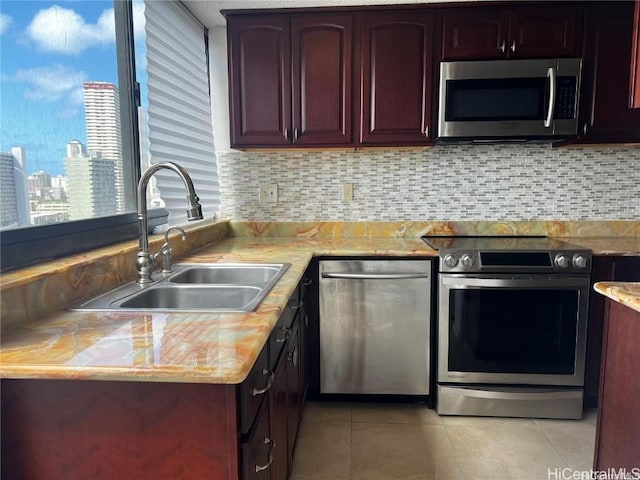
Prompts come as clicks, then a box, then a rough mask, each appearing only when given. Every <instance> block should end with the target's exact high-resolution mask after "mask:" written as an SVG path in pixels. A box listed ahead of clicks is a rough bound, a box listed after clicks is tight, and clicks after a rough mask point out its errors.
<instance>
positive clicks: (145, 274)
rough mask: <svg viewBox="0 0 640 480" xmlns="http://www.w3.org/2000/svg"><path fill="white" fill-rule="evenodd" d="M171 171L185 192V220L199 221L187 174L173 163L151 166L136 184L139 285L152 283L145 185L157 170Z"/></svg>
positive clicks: (198, 204)
mask: <svg viewBox="0 0 640 480" xmlns="http://www.w3.org/2000/svg"><path fill="white" fill-rule="evenodd" d="M162 169H167V170H172V171H174V172H175V173H177V174H178V176H179V177H180V178H181V179H182V181H183V183H184V186H185V188H186V190H187V203H188V208H187V220H189V221H191V220H201V219H202V207H201V206H200V201H199V198H198V195H196V191H195V188H194V187H193V181H192V180H191V177H190V176H189V173H188V172H187V171H186V170H185V169H184V168H182V167H181V166H180V165H178V164H176V163H173V162H161V163H156V164H154V165H151V166H150V167H149V168H148V169H147V170H146V171H145V172H144V173H143V174H142V176H141V177H140V181H139V182H138V223H139V225H140V232H139V234H140V241H139V249H138V255H137V258H136V267H137V269H138V280H137V282H138V283H140V284H145V283H151V282H153V280H152V278H151V272H152V271H153V265H154V263H155V256H154V255H151V252H150V251H149V215H148V209H147V185H148V184H149V180H151V177H152V176H153V175H154V174H155V173H156V172H157V171H159V170H162Z"/></svg>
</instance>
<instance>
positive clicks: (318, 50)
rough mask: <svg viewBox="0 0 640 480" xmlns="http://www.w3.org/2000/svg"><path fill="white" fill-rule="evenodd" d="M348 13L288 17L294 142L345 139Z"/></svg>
mask: <svg viewBox="0 0 640 480" xmlns="http://www.w3.org/2000/svg"><path fill="white" fill-rule="evenodd" d="M352 23H353V19H352V16H351V15H303V16H296V17H294V18H293V20H292V25H291V36H292V46H291V48H292V54H293V58H292V68H293V73H292V78H293V85H292V93H293V142H294V143H295V144H301V145H314V144H315V145H319V144H350V143H352V141H353V140H352V135H351V109H352V104H351V52H352V36H353V27H352Z"/></svg>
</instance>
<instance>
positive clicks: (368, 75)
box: [357, 11, 435, 145]
mask: <svg viewBox="0 0 640 480" xmlns="http://www.w3.org/2000/svg"><path fill="white" fill-rule="evenodd" d="M358 26H359V28H358V29H359V32H360V33H359V46H358V48H357V51H358V52H360V57H359V68H360V72H361V81H360V85H361V92H360V104H359V108H358V110H359V115H357V118H358V119H359V120H360V122H361V123H360V128H359V138H358V143H360V144H363V145H394V144H404V145H426V144H428V143H429V142H430V140H431V135H432V134H433V133H432V132H433V129H432V128H430V127H431V113H432V112H431V102H432V94H433V87H432V85H433V79H432V71H433V66H434V63H435V62H434V58H433V41H434V20H433V15H432V14H431V13H426V12H424V11H406V12H376V13H363V14H361V15H360V16H359V18H358Z"/></svg>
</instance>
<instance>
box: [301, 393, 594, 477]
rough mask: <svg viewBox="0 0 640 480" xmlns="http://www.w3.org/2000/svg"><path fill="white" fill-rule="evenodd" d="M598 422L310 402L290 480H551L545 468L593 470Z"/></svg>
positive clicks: (591, 412) (588, 414) (590, 416)
mask: <svg viewBox="0 0 640 480" xmlns="http://www.w3.org/2000/svg"><path fill="white" fill-rule="evenodd" d="M595 424H596V411H595V410H588V411H586V412H585V415H584V418H583V419H582V420H538V419H515V418H486V417H440V416H438V415H437V414H436V413H435V411H434V410H431V409H429V408H427V407H425V406H421V405H397V404H396V405H377V404H352V403H324V402H322V403H320V402H310V403H308V404H307V406H306V407H305V411H304V416H303V419H302V425H301V427H300V433H299V436H298V444H297V446H296V452H295V457H294V462H293V471H292V477H291V480H423V479H424V480H427V479H429V480H435V479H442V480H444V479H455V480H458V479H460V480H476V479H477V480H493V479H496V480H498V479H499V480H512V479H513V480H518V479H522V480H538V479H540V480H543V479H554V478H562V477H561V476H560V475H561V474H558V475H557V476H554V475H553V474H552V475H551V476H549V469H552V471H556V470H555V469H559V470H562V469H564V468H569V469H571V470H577V471H586V470H589V469H590V468H591V462H592V457H593V445H594V439H595ZM576 478H581V477H576ZM582 478H584V477H582Z"/></svg>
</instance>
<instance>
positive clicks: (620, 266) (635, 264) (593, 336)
mask: <svg viewBox="0 0 640 480" xmlns="http://www.w3.org/2000/svg"><path fill="white" fill-rule="evenodd" d="M603 281H616V282H639V281H640V257H631V256H616V255H597V256H594V257H593V264H592V268H591V282H592V283H596V282H603ZM605 300H606V298H605V297H604V296H602V295H600V294H598V293H596V292H593V291H592V292H591V296H590V298H589V321H588V323H587V352H586V364H585V379H584V402H585V406H587V407H595V406H596V405H597V404H598V389H599V385H600V365H601V361H602V336H603V332H604V325H605V312H606V308H605V307H606V302H605Z"/></svg>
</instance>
